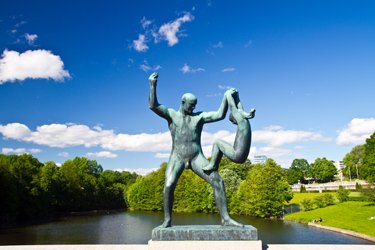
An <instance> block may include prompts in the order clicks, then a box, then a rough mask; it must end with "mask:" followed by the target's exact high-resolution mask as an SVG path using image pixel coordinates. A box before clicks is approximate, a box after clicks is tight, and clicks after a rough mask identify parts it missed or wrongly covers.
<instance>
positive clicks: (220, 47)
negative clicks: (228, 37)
mask: <svg viewBox="0 0 375 250" xmlns="http://www.w3.org/2000/svg"><path fill="white" fill-rule="evenodd" d="M223 47H224V45H223V42H221V41H219V42H218V43H217V44H214V45H212V48H215V49H222V48H223Z"/></svg>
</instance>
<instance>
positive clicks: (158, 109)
mask: <svg viewBox="0 0 375 250" xmlns="http://www.w3.org/2000/svg"><path fill="white" fill-rule="evenodd" d="M148 80H149V81H150V96H149V98H148V104H149V107H150V109H151V110H152V111H154V112H155V113H156V114H157V115H159V116H161V117H163V118H165V119H167V120H168V121H170V120H171V116H170V114H169V110H168V108H167V107H165V106H164V105H161V104H160V103H158V98H157V97H156V83H157V81H158V73H156V72H154V73H152V74H151V75H150V77H149V78H148Z"/></svg>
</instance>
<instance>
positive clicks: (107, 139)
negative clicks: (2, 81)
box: [0, 123, 172, 152]
mask: <svg viewBox="0 0 375 250" xmlns="http://www.w3.org/2000/svg"><path fill="white" fill-rule="evenodd" d="M0 133H1V134H2V135H3V136H4V138H5V139H14V140H18V141H23V142H30V143H35V144H38V145H46V146H49V147H58V148H66V147H72V146H85V147H94V146H100V147H102V148H104V149H107V150H125V151H139V152H159V151H165V150H170V148H171V146H172V143H171V136H170V133H169V132H164V133H156V134H145V133H142V134H135V135H129V134H115V133H114V132H113V130H104V129H98V128H96V129H94V128H90V127H88V126H86V125H78V124H48V125H42V126H38V127H37V128H36V130H35V131H31V130H30V129H29V128H28V127H27V126H26V125H24V124H20V123H9V124H7V125H0Z"/></svg>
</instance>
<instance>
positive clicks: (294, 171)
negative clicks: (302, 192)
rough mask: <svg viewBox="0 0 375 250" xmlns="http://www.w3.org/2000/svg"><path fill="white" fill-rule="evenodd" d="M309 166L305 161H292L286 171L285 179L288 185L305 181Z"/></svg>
mask: <svg viewBox="0 0 375 250" xmlns="http://www.w3.org/2000/svg"><path fill="white" fill-rule="evenodd" d="M309 169H310V165H309V163H308V162H307V160H305V159H294V160H293V162H292V164H291V166H290V168H289V169H288V170H287V178H288V182H289V184H290V185H292V184H295V183H297V182H298V181H300V182H301V183H304V182H305V179H306V178H307V177H308V176H307V175H308V171H309Z"/></svg>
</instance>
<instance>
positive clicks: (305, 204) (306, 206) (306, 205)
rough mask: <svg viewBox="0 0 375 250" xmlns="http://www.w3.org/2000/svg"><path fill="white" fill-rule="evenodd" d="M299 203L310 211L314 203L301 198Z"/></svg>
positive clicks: (305, 209)
mask: <svg viewBox="0 0 375 250" xmlns="http://www.w3.org/2000/svg"><path fill="white" fill-rule="evenodd" d="M301 205H302V208H303V210H304V211H310V210H313V209H314V203H313V202H312V200H310V199H303V200H302V201H301Z"/></svg>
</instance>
